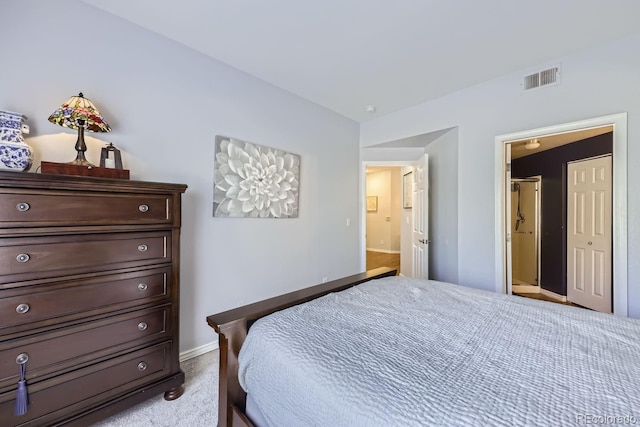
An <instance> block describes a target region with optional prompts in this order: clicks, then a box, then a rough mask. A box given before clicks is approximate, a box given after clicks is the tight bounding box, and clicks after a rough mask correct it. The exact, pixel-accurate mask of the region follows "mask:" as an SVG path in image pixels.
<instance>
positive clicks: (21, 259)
mask: <svg viewBox="0 0 640 427" xmlns="http://www.w3.org/2000/svg"><path fill="white" fill-rule="evenodd" d="M30 259H31V257H30V256H29V254H18V256H17V257H16V261H18V262H27V261H29V260H30Z"/></svg>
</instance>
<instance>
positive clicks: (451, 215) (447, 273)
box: [425, 129, 458, 283]
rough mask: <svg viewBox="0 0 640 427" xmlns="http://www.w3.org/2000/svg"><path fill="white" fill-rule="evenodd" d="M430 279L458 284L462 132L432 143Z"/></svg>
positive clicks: (430, 161)
mask: <svg viewBox="0 0 640 427" xmlns="http://www.w3.org/2000/svg"><path fill="white" fill-rule="evenodd" d="M425 152H426V153H427V154H429V239H430V240H431V243H430V244H429V278H430V279H433V280H440V281H443V282H451V283H458V198H457V194H458V130H457V129H453V130H451V131H449V132H447V133H445V134H444V135H443V136H441V137H439V138H438V139H436V140H435V141H433V142H431V143H429V144H428V145H427V146H426V148H425Z"/></svg>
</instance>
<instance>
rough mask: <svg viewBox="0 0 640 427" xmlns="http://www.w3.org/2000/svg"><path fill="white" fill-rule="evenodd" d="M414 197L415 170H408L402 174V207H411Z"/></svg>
mask: <svg viewBox="0 0 640 427" xmlns="http://www.w3.org/2000/svg"><path fill="white" fill-rule="evenodd" d="M412 197H413V172H408V173H405V174H404V175H403V176H402V207H403V208H404V209H411V207H412V205H411V198H412Z"/></svg>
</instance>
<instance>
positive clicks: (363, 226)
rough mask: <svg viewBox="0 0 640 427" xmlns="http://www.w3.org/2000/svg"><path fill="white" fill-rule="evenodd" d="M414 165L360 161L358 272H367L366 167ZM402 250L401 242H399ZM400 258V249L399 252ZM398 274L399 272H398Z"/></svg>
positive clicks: (410, 162)
mask: <svg viewBox="0 0 640 427" xmlns="http://www.w3.org/2000/svg"><path fill="white" fill-rule="evenodd" d="M414 165H415V160H403V161H400V160H389V161H371V160H367V161H361V162H360V185H359V187H360V188H359V192H360V198H359V199H360V203H359V207H360V271H366V270H367V202H366V200H367V167H369V166H387V167H405V166H408V167H411V168H413V166H414ZM400 248H402V242H400ZM400 252H401V253H400V257H402V249H401V251H400ZM398 273H400V272H398Z"/></svg>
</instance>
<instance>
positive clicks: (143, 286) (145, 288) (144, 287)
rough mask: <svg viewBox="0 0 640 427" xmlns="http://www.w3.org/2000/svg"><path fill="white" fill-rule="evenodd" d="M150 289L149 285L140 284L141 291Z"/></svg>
mask: <svg viewBox="0 0 640 427" xmlns="http://www.w3.org/2000/svg"><path fill="white" fill-rule="evenodd" d="M148 287H149V285H147V284H146V283H140V284H138V289H140V290H141V291H146V290H147V288H148Z"/></svg>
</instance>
